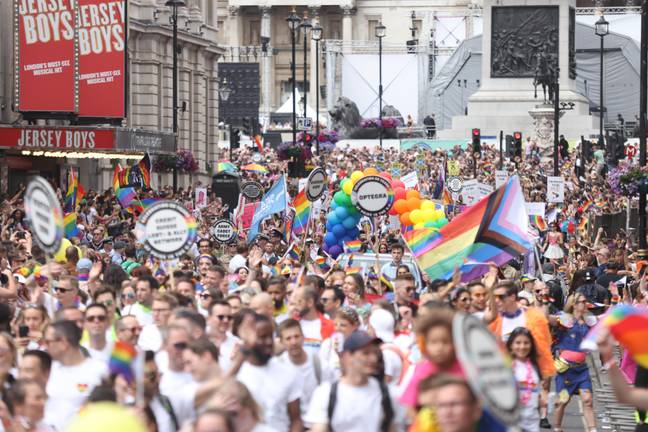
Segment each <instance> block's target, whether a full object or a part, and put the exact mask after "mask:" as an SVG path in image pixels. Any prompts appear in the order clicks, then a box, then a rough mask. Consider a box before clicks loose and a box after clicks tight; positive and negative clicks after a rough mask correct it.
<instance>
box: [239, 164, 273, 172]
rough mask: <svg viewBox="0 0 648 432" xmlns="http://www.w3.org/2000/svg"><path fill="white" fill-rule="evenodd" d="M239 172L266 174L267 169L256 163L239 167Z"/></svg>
mask: <svg viewBox="0 0 648 432" xmlns="http://www.w3.org/2000/svg"><path fill="white" fill-rule="evenodd" d="M241 171H248V172H252V173H256V174H268V168H266V167H264V166H263V165H259V164H257V163H251V164H247V165H243V166H242V167H241Z"/></svg>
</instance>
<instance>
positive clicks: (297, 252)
mask: <svg viewBox="0 0 648 432" xmlns="http://www.w3.org/2000/svg"><path fill="white" fill-rule="evenodd" d="M301 255H302V249H301V247H299V245H298V244H297V243H293V244H291V245H290V247H289V248H288V251H287V252H286V255H285V256H288V257H290V258H292V259H294V260H295V261H299V260H300V259H301Z"/></svg>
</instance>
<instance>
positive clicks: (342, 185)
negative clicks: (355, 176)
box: [340, 177, 351, 189]
mask: <svg viewBox="0 0 648 432" xmlns="http://www.w3.org/2000/svg"><path fill="white" fill-rule="evenodd" d="M350 181H351V179H348V178H346V177H344V178H343V179H342V181H341V182H340V189H342V188H343V187H344V185H345V184H346V183H347V182H350Z"/></svg>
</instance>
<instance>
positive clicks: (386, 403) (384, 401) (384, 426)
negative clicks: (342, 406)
mask: <svg viewBox="0 0 648 432" xmlns="http://www.w3.org/2000/svg"><path fill="white" fill-rule="evenodd" d="M339 382H340V381H335V382H334V383H333V384H331V393H330V395H329V403H328V410H327V415H328V430H329V432H334V431H333V426H332V424H333V413H334V412H335V404H336V403H337V388H338V383H339ZM378 384H379V385H380V405H381V406H382V411H383V421H382V423H381V424H380V431H381V432H388V431H389V427H390V426H391V424H392V421H393V420H394V407H393V406H392V402H391V396H390V395H389V389H387V385H386V384H385V383H384V382H382V381H380V380H379V381H378Z"/></svg>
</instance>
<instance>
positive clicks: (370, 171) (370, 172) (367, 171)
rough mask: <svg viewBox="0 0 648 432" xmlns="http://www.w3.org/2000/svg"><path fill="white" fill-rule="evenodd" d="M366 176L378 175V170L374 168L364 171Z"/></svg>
mask: <svg viewBox="0 0 648 432" xmlns="http://www.w3.org/2000/svg"><path fill="white" fill-rule="evenodd" d="M364 175H378V170H377V169H376V168H374V167H369V168H366V169H365V170H364Z"/></svg>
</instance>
